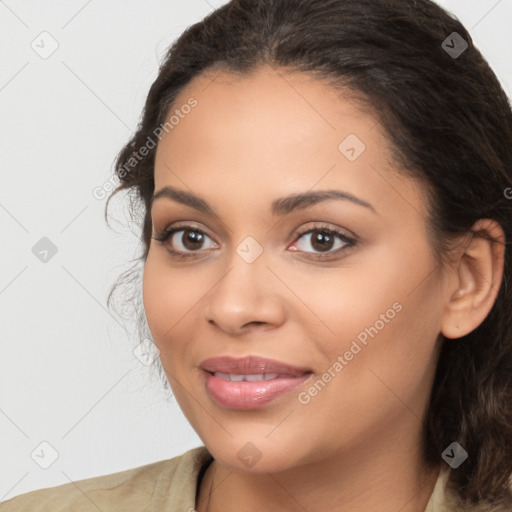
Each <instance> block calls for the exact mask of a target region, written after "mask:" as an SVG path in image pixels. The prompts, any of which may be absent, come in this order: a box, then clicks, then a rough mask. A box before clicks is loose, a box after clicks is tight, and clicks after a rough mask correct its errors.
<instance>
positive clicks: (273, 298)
mask: <svg viewBox="0 0 512 512" xmlns="http://www.w3.org/2000/svg"><path fill="white" fill-rule="evenodd" d="M191 96H193V97H194V98H195V99H196V100H197V101H198V104H197V106H196V107H195V108H194V109H192V111H191V112H190V113H189V114H188V115H187V116H186V117H184V118H183V119H181V120H180V122H179V123H178V124H177V125H175V126H174V128H173V129H172V130H170V131H169V133H167V134H165V135H164V137H163V138H162V139H161V141H160V142H159V145H158V148H157V154H156V162H155V191H159V190H160V189H162V188H163V187H165V186H172V187H176V188H178V189H180V190H185V191H188V192H193V193H194V194H196V195H198V196H200V197H201V198H203V199H204V200H206V201H207V202H208V203H209V204H210V206H211V208H212V209H213V210H214V211H215V212H216V214H215V215H208V214H206V213H201V212H197V211H195V210H194V209H192V208H190V207H189V206H185V205H183V204H179V203H178V202H174V201H172V200H170V199H167V198H161V199H159V200H157V201H155V202H154V204H153V207H152V211H151V215H152V222H153V236H157V235H159V233H160V232H161V231H162V230H163V229H165V228H168V227H171V226H175V225H178V224H179V225H180V226H182V225H184V224H189V223H191V224H193V226H194V227H195V228H200V229H202V230H203V231H205V232H206V233H207V237H205V238H204V242H203V245H201V244H199V245H198V246H196V247H198V248H196V249H194V246H192V248H190V247H191V246H190V244H189V245H186V240H184V237H183V234H184V232H183V231H182V232H179V233H178V234H175V235H174V236H173V237H172V238H171V239H169V240H167V242H166V243H165V244H164V243H160V242H158V241H156V240H154V239H153V240H152V241H151V245H150V249H149V253H148V258H147V261H146V264H145V270H144V281H143V298H144V306H145V311H146V316H147V320H148V325H149V327H150V330H151V333H152V335H153V339H154V341H155V343H156V345H157V346H158V348H159V350H160V358H161V363H162V366H163V368H164V370H165V372H166V375H167V378H168V380H169V383H170V385H171V387H172V390H173V392H174V394H175V396H176V399H177V401H178V403H179V405H180V407H181V408H182V410H183V412H184V414H185V416H186V417H187V419H188V420H189V421H190V423H191V425H192V426H193V428H194V429H195V430H196V432H197V433H198V435H199V436H200V438H201V439H202V441H203V442H204V444H205V445H206V447H207V448H208V450H209V451H210V452H211V453H212V455H213V456H214V459H215V460H214V462H213V463H212V464H211V465H210V466H209V467H208V470H207V471H206V474H205V475H204V477H203V479H202V481H201V483H200V488H199V495H198V499H197V503H196V509H197V510H198V511H199V512H204V511H206V510H209V511H213V510H223V511H230V510H244V511H248V512H250V511H253V510H254V511H256V510H258V511H260V510H266V509H268V504H269V503H272V504H273V507H274V509H276V510H277V509H279V510H284V511H289V510H290V511H291V510H309V511H312V510H350V511H353V512H358V511H361V512H362V511H368V510H378V511H380V512H388V511H389V512H396V511H398V510H400V511H401V512H413V511H423V510H424V508H425V506H426V504H427V501H428V499H429V497H430V495H431V493H432V491H433V488H434V485H435V482H436V479H437V477H438V474H439V470H440V466H438V467H435V468H426V467H425V466H424V464H423V462H422V458H421V451H420V446H421V445H420V443H421V427H422V425H421V421H422V419H423V417H424V415H425V411H426V406H427V401H428V398H429V396H430V392H431V388H432V381H433V376H434V372H435V368H436V363H437V358H438V352H439V348H440V342H439V334H440V333H441V332H442V333H443V334H444V335H445V336H446V337H448V338H457V337H460V336H463V335H464V334H466V333H468V332H470V331H471V330H473V329H474V328H475V327H477V326H478V325H479V324H480V323H481V322H482V321H483V319H484V318H485V316H486V315H487V313H488V312H489V310H490V309H491V307H492V304H493V303H494V300H495V298H496V294H497V291H498V288H499V283H500V282H501V277H502V269H503V250H502V246H500V245H499V244H492V243H490V242H488V241H486V240H485V239H484V238H481V237H473V238H471V237H464V238H463V239H461V240H460V241H459V243H458V244H457V246H456V249H455V250H454V252H453V255H452V258H451V260H450V262H449V263H447V264H446V265H443V266H440V265H438V264H436V260H435V258H434V254H433V251H432V249H431V246H430V245H429V241H428V237H427V223H426V212H427V209H426V208H427V199H426V197H425V195H424V193H423V187H422V185H421V184H420V183H419V182H416V181H414V180H412V179H409V178H405V177H404V176H403V175H401V174H399V172H398V171H399V168H398V166H397V164H395V163H393V162H392V160H391V157H390V156H389V155H390V151H389V148H390V146H389V142H388V140H387V138H386V136H385V132H384V130H383V128H382V127H381V126H380V124H379V123H378V122H377V120H376V118H375V117H373V116H371V115H370V114H368V113H363V112H362V111H361V110H360V109H358V108H357V106H356V104H354V103H352V102H350V101H348V100H347V99H346V98H344V97H343V95H342V94H341V95H340V94H339V93H337V92H335V91H334V90H333V89H331V88H330V87H328V86H327V85H326V84H323V83H321V82H319V81H317V80H315V79H313V78H311V77H308V76H307V75H304V74H290V73H285V72H284V71H283V70H276V69H272V68H268V67H261V68H259V69H258V70H257V71H255V72H254V73H252V74H250V75H249V76H245V77H242V78H241V77H238V76H235V75H232V74H229V73H226V72H222V73H218V72H217V73H213V72H209V73H206V74H203V75H201V76H200V77H197V78H196V79H194V80H193V81H192V82H191V83H190V84H188V86H187V87H186V88H185V89H184V90H182V91H181V93H180V95H179V97H178V98H177V100H176V102H175V105H174V108H178V107H179V106H180V105H183V104H185V103H186V102H187V99H188V98H189V97H191ZM348 134H356V135H357V137H358V138H359V139H360V140H361V141H363V143H364V144H365V146H366V149H365V150H364V151H363V152H362V153H361V154H360V155H359V156H358V158H357V159H355V160H354V161H349V160H348V159H347V158H346V157H345V156H344V155H343V154H342V153H341V152H340V150H339V149H338V146H339V144H340V142H341V141H343V140H344V139H345V137H346V136H347V135H348ZM330 189H336V190H343V191H346V192H349V193H350V194H353V195H354V196H356V197H358V198H360V199H362V200H364V201H367V202H368V203H370V204H371V205H372V207H373V209H374V210H375V211H372V210H371V209H369V208H365V207H363V206H360V205H358V204H354V203H352V202H349V201H341V200H330V201H326V202H322V203H318V204H316V205H313V206H310V207H309V208H307V209H305V210H302V211H295V212H292V213H290V214H288V215H286V216H284V217H276V216H272V214H271V212H270V205H271V203H272V201H274V200H275V199H277V198H280V197H284V196H288V195H292V194H298V193H302V192H307V191H311V190H330ZM319 224H323V225H327V226H328V227H330V228H332V229H337V230H339V231H341V232H342V233H345V234H346V235H348V236H352V237H353V238H355V240H356V245H355V246H354V247H352V248H351V249H349V250H347V251H342V252H340V253H338V254H335V255H333V252H334V251H335V250H336V249H337V248H338V247H343V246H344V242H343V241H342V240H339V239H338V238H335V241H333V243H332V245H331V246H328V245H327V248H326V249H324V251H322V246H319V245H317V244H315V243H314V240H313V237H312V235H311V234H306V235H302V237H301V238H300V239H299V238H298V237H297V236H296V235H297V234H298V232H299V231H301V230H304V229H305V228H313V227H316V226H318V225H319ZM475 227H477V228H481V229H482V230H485V231H486V232H487V233H489V234H492V235H494V236H496V237H502V239H503V240H504V238H503V232H502V230H501V228H500V227H499V225H497V224H496V223H493V222H491V221H489V220H485V219H483V220H482V221H479V223H478V225H477V226H475ZM189 229H192V228H189ZM320 232H322V230H321V229H320ZM248 236H251V237H253V238H254V239H255V240H256V241H257V242H258V244H259V245H260V246H261V248H262V249H263V252H262V253H261V254H260V255H259V256H258V257H257V258H256V259H255V261H253V262H252V263H248V262H247V261H245V260H244V259H243V258H241V257H240V256H239V254H237V252H236V250H237V247H238V246H239V244H240V243H241V242H242V241H243V240H244V239H245V238H246V237H248ZM167 247H172V248H174V249H175V250H178V251H181V252H188V253H193V254H194V256H193V257H191V258H189V259H188V260H182V261H179V260H177V259H175V258H173V257H172V256H171V255H170V253H169V252H168V250H167ZM345 247H346V246H345ZM294 249H295V250H294ZM193 251H195V253H194V252H193ZM325 251H327V252H325ZM311 255H317V256H319V258H322V257H323V258H324V259H323V260H318V261H315V260H312V259H308V258H307V256H311ZM394 303H399V304H400V305H401V306H402V309H401V310H400V312H397V313H396V315H394V318H393V319H391V320H388V322H385V325H384V327H383V328H381V329H380V330H379V332H378V334H377V335H375V336H374V337H373V338H371V337H368V341H367V345H366V346H364V345H361V344H360V345H361V346H362V349H361V350H360V351H359V352H358V353H357V355H355V356H354V357H353V359H352V360H350V361H348V362H347V364H346V366H344V367H343V369H342V370H341V371H339V372H338V373H336V376H335V377H333V378H332V379H331V381H330V382H329V383H328V384H327V385H326V386H325V387H324V388H323V389H322V390H321V391H320V392H318V394H317V395H316V396H314V397H312V398H311V400H310V401H309V403H307V404H302V403H300V402H299V400H298V394H299V393H300V392H301V391H307V390H308V389H309V388H310V387H311V385H312V382H314V381H316V380H317V379H318V378H321V376H322V374H323V373H324V372H326V371H327V369H328V368H329V367H332V365H333V363H334V362H335V361H336V360H337V358H338V356H339V355H343V354H344V353H345V352H346V351H347V350H349V349H350V346H351V343H352V341H353V340H354V339H356V337H357V335H358V334H359V333H361V331H364V329H365V328H369V327H370V326H374V325H375V323H376V321H377V320H379V318H382V317H381V316H380V315H381V314H385V313H386V311H387V310H389V309H390V308H392V305H393V304H394ZM448 342H451V340H448ZM220 355H231V356H233V357H242V356H245V355H256V356H261V357H267V358H270V359H277V360H281V361H285V362H286V363H288V364H291V365H295V366H301V367H309V368H311V370H312V371H313V376H312V378H311V380H310V381H308V382H307V383H305V384H303V385H302V386H300V387H299V388H297V389H296V390H294V391H292V392H290V393H288V394H286V395H285V396H281V397H280V398H278V399H276V400H274V401H273V402H270V403H269V404H267V405H266V406H264V407H262V408H259V409H255V410H250V411H237V410H232V409H227V408H223V407H221V406H219V405H217V404H216V403H215V402H213V400H212V399H211V398H210V397H209V395H208V393H207V392H206V390H205V386H204V381H203V379H202V375H201V370H200V369H199V366H200V364H201V362H202V361H203V360H204V359H206V358H210V357H214V356H220ZM247 442H250V443H252V444H253V445H255V446H256V447H257V449H258V451H259V452H260V454H261V458H260V459H259V460H258V461H257V463H256V464H254V465H253V466H252V467H247V466H246V465H245V464H244V463H243V462H242V461H241V460H240V459H239V458H238V456H237V453H238V452H239V450H240V449H241V448H242V447H243V446H244V445H246V443H247ZM212 482H213V484H214V485H213V487H214V490H213V492H211V495H210V488H211V485H212Z"/></svg>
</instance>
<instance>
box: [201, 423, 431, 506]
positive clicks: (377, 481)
mask: <svg viewBox="0 0 512 512" xmlns="http://www.w3.org/2000/svg"><path fill="white" fill-rule="evenodd" d="M395 427H396V425H395ZM410 427H411V425H407V428H408V429H409V430H408V432H409V436H407V429H404V431H403V432H398V431H397V430H396V429H395V430H394V431H391V432H389V435H388V436H386V439H383V437H382V436H381V437H380V438H379V439H378V440H377V441H375V440H374V441H370V440H369V438H367V439H365V440H364V441H362V442H361V443H360V444H359V445H358V446H353V447H352V448H351V449H350V450H346V449H345V448H344V449H343V450H341V449H340V450H339V451H337V452H334V451H333V453H331V454H330V456H329V457H328V458H324V459H322V460H320V461H316V462H310V463H306V464H304V465H301V466H296V467H293V468H290V469H287V470H284V471H279V472H274V473H270V472H265V473H252V472H247V471H240V470H238V469H232V468H230V467H227V466H225V465H223V464H221V463H219V462H218V461H216V460H214V461H213V462H212V464H210V466H209V468H208V469H207V471H206V473H205V475H204V477H203V479H202V481H201V484H200V489H199V494H198V499H197V504H196V510H197V512H217V511H223V512H230V511H235V510H237V511H238V510H244V511H246V512H253V511H254V512H255V511H261V510H262V509H263V510H264V509H267V508H268V504H269V503H272V506H273V508H274V509H279V510H282V511H283V512H287V511H297V510H332V511H341V510H344V511H346V510H350V511H352V512H366V511H368V510H378V511H379V512H396V511H397V510H400V512H424V510H425V507H426V506H427V502H428V500H429V498H430V495H431V494H432V491H433V489H434V486H435V483H436V481H437V477H438V475H439V471H440V467H439V466H438V467H436V468H426V467H425V466H424V465H423V463H422V461H421V453H420V450H419V448H418V449H411V446H413V445H411V443H410V442H408V441H410V439H408V437H410V432H411V429H410ZM380 433H381V434H382V432H380ZM415 446H418V447H419V446H420V444H419V442H418V443H416V445H415Z"/></svg>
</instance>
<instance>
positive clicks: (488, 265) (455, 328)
mask: <svg viewBox="0 0 512 512" xmlns="http://www.w3.org/2000/svg"><path fill="white" fill-rule="evenodd" d="M472 231H473V233H474V234H473V236H472V237H471V238H470V239H469V242H468V243H467V244H466V246H465V248H464V251H463V252H462V254H461V256H460V259H459V264H458V268H457V279H456V286H455V290H454V291H452V293H451V296H450V298H449V302H448V304H447V305H446V310H445V313H444V316H443V321H442V325H441V332H442V334H443V335H444V336H445V337H446V338H460V337H462V336H465V335H466V334H469V333H470V332H471V331H473V330H474V329H476V328H477V327H478V326H479V325H480V324H481V323H482V322H483V321H484V320H485V318H486V316H487V315H488V314H489V311H490V310H491V309H492V307H493V305H494V302H495V300H496V297H497V295H498V291H499V288H500V285H501V281H502V277H503V266H504V261H505V235H504V233H503V229H502V228H501V226H500V225H499V223H497V222H496V221H494V220H492V219H480V220H478V221H477V222H476V223H475V224H474V225H473V227H472ZM489 238H492V239H494V241H493V240H490V239H489Z"/></svg>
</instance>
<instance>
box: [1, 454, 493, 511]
mask: <svg viewBox="0 0 512 512" xmlns="http://www.w3.org/2000/svg"><path fill="white" fill-rule="evenodd" d="M212 460H213V458H212V456H211V454H210V453H209V452H208V450H207V449H206V447H205V446H200V447H198V448H193V449H192V450H189V451H187V452H185V453H184V454H182V455H179V456H177V457H174V458H172V459H168V460H162V461H159V462H154V463H153V464H147V465H145V466H140V467H137V468H133V469H129V470H126V471H121V472H119V473H113V474H110V475H104V476H98V477H93V478H88V479H85V480H79V481H77V482H71V483H67V484H63V485H59V486H57V487H50V488H47V489H39V490H36V491H31V492H28V493H25V494H21V495H19V496H16V497H14V498H12V499H10V500H7V501H4V502H2V503H0V512H14V511H16V512H64V511H66V512H69V511H72V512H98V511H101V512H116V511H117V512H132V511H133V512H144V511H145V512H159V511H162V512H163V511H166V512H171V511H179V512H194V507H195V504H196V491H197V487H198V485H197V484H198V481H200V479H201V478H202V476H203V474H204V471H206V468H207V467H208V465H209V464H210V462H211V461H212ZM447 475H448V471H446V470H443V471H441V473H440V475H439V478H438V480H437V482H436V485H435V488H434V491H433V493H432V495H431V497H430V500H429V502H428V504H427V507H426V509H425V511H424V512H459V511H462V510H468V509H462V508H458V507H457V505H456V501H454V499H453V498H450V497H448V498H450V499H448V500H445V494H444V492H445V489H444V486H445V481H446V477H447ZM478 510H479V511H480V510H491V509H488V508H478Z"/></svg>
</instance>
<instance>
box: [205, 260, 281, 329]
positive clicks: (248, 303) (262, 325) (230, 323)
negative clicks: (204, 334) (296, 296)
mask: <svg viewBox="0 0 512 512" xmlns="http://www.w3.org/2000/svg"><path fill="white" fill-rule="evenodd" d="M235 256H236V255H235ZM236 258H237V256H236V257H235V258H233V260H232V265H231V267H230V268H229V270H228V271H227V272H226V273H225V274H224V276H223V277H222V278H221V279H220V280H219V282H218V283H217V285H215V286H214V287H213V289H212V290H211V292H210V294H208V302H207V305H206V307H205V317H206V319H207V321H208V322H209V323H210V324H211V325H213V326H216V327H217V328H219V329H222V331H224V332H225V333H227V334H231V335H240V334H243V333H245V332H247V331H250V330H252V329H258V330H268V329H275V328H276V327H279V326H280V325H282V324H283V322H284V321H285V318H286V308H285V303H284V297H283V296H282V293H283V285H282V283H281V282H280V281H279V280H278V279H277V278H276V277H275V276H274V274H273V273H272V272H271V271H270V269H269V268H268V267H267V265H266V261H265V260H264V259H263V258H258V260H256V261H255V262H252V263H246V262H245V261H243V260H242V259H240V258H239V259H238V261H236Z"/></svg>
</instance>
